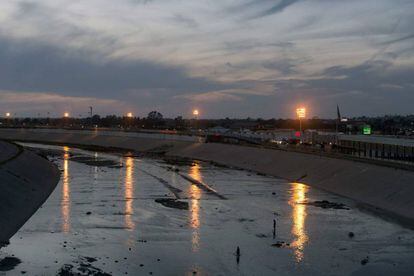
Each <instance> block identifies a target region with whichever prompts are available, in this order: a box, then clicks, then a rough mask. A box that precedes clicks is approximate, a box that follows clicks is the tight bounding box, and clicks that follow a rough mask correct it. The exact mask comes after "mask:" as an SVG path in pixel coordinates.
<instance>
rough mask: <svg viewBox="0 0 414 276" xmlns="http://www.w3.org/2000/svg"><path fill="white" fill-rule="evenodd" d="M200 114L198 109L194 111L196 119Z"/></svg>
mask: <svg viewBox="0 0 414 276" xmlns="http://www.w3.org/2000/svg"><path fill="white" fill-rule="evenodd" d="M198 114H199V112H198V109H194V110H193V115H194V117H195V118H196V119H197V118H198Z"/></svg>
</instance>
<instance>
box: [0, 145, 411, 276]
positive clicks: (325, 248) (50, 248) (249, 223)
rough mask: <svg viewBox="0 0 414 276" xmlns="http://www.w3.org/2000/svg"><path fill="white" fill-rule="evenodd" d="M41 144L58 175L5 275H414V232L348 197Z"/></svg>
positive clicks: (217, 170) (187, 165)
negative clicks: (176, 203) (178, 205)
mask: <svg viewBox="0 0 414 276" xmlns="http://www.w3.org/2000/svg"><path fill="white" fill-rule="evenodd" d="M28 146H32V147H39V145H28ZM40 147H42V148H43V150H44V152H47V153H49V156H50V159H51V160H52V161H53V162H55V163H56V164H57V165H58V166H59V167H60V168H61V170H62V177H61V181H60V183H59V184H58V186H57V187H56V189H55V190H54V192H53V193H52V195H51V196H50V197H49V199H48V200H47V201H46V202H45V204H44V205H43V207H42V208H41V209H39V211H38V212H36V214H35V215H34V216H32V217H31V219H30V220H29V221H28V222H27V223H26V224H25V225H24V226H23V228H21V229H20V230H19V232H18V233H16V235H14V237H13V238H12V239H11V241H10V245H8V246H7V247H5V248H3V249H2V250H1V251H0V275H1V273H2V271H6V270H7V272H6V273H7V275H11V276H13V275H21V273H23V272H25V274H26V275H105V276H106V275H117V276H118V275H126V274H128V275H197V276H199V275H246V276H247V275H248V276H250V275H303V276H305V275H306V276H307V275H361V276H362V275H364V276H367V275H373V276H374V275H375V276H379V275H384V276H385V275H407V276H408V275H413V271H414V263H413V262H412V260H413V257H414V232H413V231H411V230H410V229H406V228H404V227H402V226H400V225H398V224H395V223H391V222H387V221H384V220H382V219H381V218H378V217H377V216H374V215H372V214H371V213H366V212H363V211H361V210H360V209H359V208H357V207H356V206H355V202H354V201H352V200H349V199H346V198H343V197H341V196H337V195H333V194H331V193H327V192H325V191H322V190H320V189H317V188H313V187H309V186H307V185H304V184H300V183H289V182H287V181H285V180H283V179H279V178H274V177H270V176H263V175H259V174H257V173H253V172H249V171H243V170H235V169H231V168H226V167H218V166H214V165H212V164H211V163H209V162H200V161H196V162H194V161H192V160H189V161H185V160H178V161H177V160H162V159H156V158H141V157H139V158H135V157H131V156H123V155H122V154H118V153H111V154H109V153H102V152H93V151H85V150H79V149H76V148H69V147H60V146H49V145H41V146H40ZM94 161H95V162H94ZM183 176H188V177H186V178H185V177H183ZM194 180H197V181H194ZM199 183H203V184H204V185H206V186H208V187H210V189H205V188H203V187H204V186H203V185H199ZM211 189H214V192H212V190H211ZM218 195H220V196H218ZM159 199H164V200H171V201H174V200H176V199H178V201H179V202H181V203H182V204H187V205H188V208H174V205H172V206H170V207H168V206H164V205H163V204H161V203H159V201H157V200H159ZM324 200H325V201H329V202H330V203H331V204H330V205H332V206H331V207H329V206H322V207H321V206H318V205H315V204H314V203H315V202H321V201H324ZM342 204H345V205H346V206H343V205H342ZM273 220H275V221H276V227H275V231H274V232H273ZM350 232H352V233H353V234H352V235H350ZM237 247H239V248H240V252H241V255H240V256H239V257H237V256H236V255H235V252H236V248H237ZM6 258H8V260H10V261H11V260H14V266H11V265H9V266H7V267H5V266H2V264H3V261H1V260H4V259H6Z"/></svg>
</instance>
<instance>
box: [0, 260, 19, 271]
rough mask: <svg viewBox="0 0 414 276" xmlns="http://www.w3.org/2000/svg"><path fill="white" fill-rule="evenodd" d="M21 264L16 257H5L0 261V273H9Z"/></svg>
mask: <svg viewBox="0 0 414 276" xmlns="http://www.w3.org/2000/svg"><path fill="white" fill-rule="evenodd" d="M20 263H21V260H20V259H19V258H16V257H6V258H4V259H2V260H1V261H0V271H10V270H13V269H14V268H15V267H16V266H18V265H19V264H20Z"/></svg>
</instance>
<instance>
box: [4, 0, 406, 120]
mask: <svg viewBox="0 0 414 276" xmlns="http://www.w3.org/2000/svg"><path fill="white" fill-rule="evenodd" d="M413 26H414V1H412V0H364V1H361V0H347V1H343V0H220V1H217V0H197V1H191V0H187V1H184V0H117V1H113V0H88V1H84V0H35V1H29V0H25V1H21V0H13V1H11V0H8V1H0V114H4V113H6V112H10V113H12V114H13V116H16V117H22V116H40V117H45V116H51V117H58V116H62V114H63V113H64V112H70V114H71V115H72V116H73V117H79V116H87V112H88V110H89V106H93V109H94V112H95V113H98V114H100V115H107V114H118V115H124V114H126V113H127V112H133V114H134V115H136V116H146V114H147V113H148V112H150V111H152V110H157V111H159V112H161V113H162V114H163V115H164V116H165V117H172V118H173V117H176V116H180V115H181V116H183V117H190V116H191V113H192V110H193V109H194V108H197V109H199V110H200V117H202V118H223V117H231V118H247V117H252V118H257V117H261V118H288V117H294V116H295V108H296V107H298V106H305V107H306V108H307V111H308V115H307V116H308V117H313V116H318V117H323V118H334V117H335V116H336V106H337V104H338V105H339V106H340V109H341V113H342V115H343V116H348V117H352V116H360V115H367V116H377V115H384V114H403V115H404V114H413V113H414V28H413Z"/></svg>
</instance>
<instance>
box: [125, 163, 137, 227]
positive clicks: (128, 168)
mask: <svg viewBox="0 0 414 276" xmlns="http://www.w3.org/2000/svg"><path fill="white" fill-rule="evenodd" d="M124 191H125V194H124V197H125V227H126V228H127V229H128V230H129V231H132V230H134V229H135V223H134V220H133V217H132V216H133V214H134V206H133V203H134V158H132V157H126V158H125V187H124Z"/></svg>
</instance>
